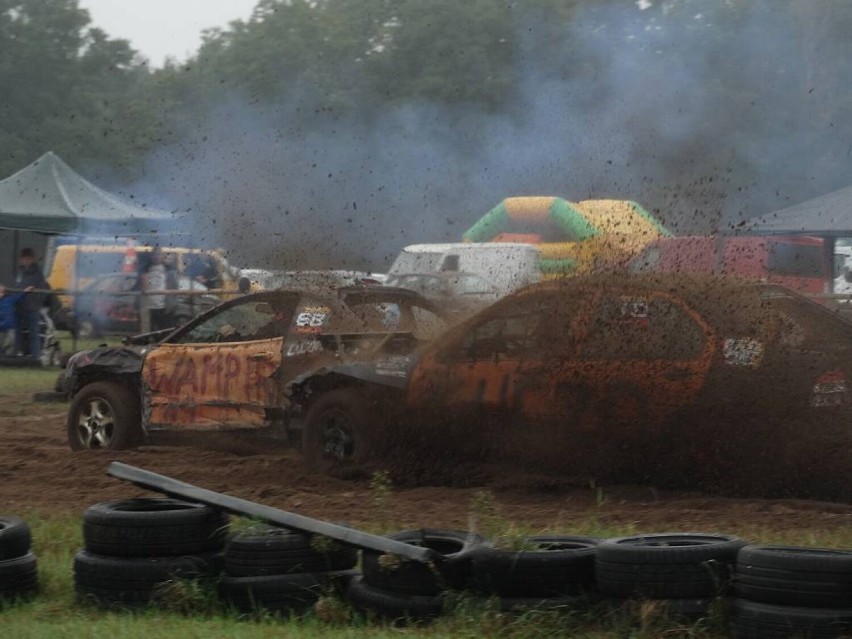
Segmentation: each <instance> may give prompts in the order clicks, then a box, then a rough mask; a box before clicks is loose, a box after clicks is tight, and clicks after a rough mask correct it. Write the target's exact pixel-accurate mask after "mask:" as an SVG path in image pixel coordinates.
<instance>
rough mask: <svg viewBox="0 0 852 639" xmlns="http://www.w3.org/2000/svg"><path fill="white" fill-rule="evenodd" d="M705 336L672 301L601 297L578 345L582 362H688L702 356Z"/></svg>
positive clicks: (632, 297) (653, 297)
mask: <svg viewBox="0 0 852 639" xmlns="http://www.w3.org/2000/svg"><path fill="white" fill-rule="evenodd" d="M706 339H707V338H706V335H705V334H704V331H703V329H702V328H701V326H699V325H698V323H697V322H696V321H695V320H694V319H693V318H692V317H691V316H690V315H689V313H688V312H687V311H686V309H684V308H683V307H682V306H680V305H679V304H677V303H675V302H674V301H673V300H670V299H668V298H664V297H655V296H642V295H638V296H636V295H603V296H602V297H601V299H600V302H599V304H598V306H597V308H596V309H595V312H594V314H593V316H592V321H591V323H590V326H589V329H588V332H587V333H586V336H585V338H584V339H583V340H582V343H581V345H580V357H581V359H584V360H591V361H595V360H607V361H618V360H620V361H655V360H668V361H689V360H693V359H696V358H697V357H699V356H700V355H701V352H702V351H703V349H704V346H705V342H706Z"/></svg>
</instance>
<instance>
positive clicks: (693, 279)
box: [498, 273, 852, 333]
mask: <svg viewBox="0 0 852 639" xmlns="http://www.w3.org/2000/svg"><path fill="white" fill-rule="evenodd" d="M597 291H612V292H615V293H617V294H625V295H642V294H649V293H664V294H667V295H673V296H675V297H677V298H679V299H681V300H683V301H684V302H685V303H686V304H687V305H688V306H689V307H691V308H693V309H694V310H695V311H697V312H698V313H699V314H700V315H701V316H702V318H703V319H704V320H705V321H707V322H708V323H709V324H710V325H711V326H713V327H714V328H715V329H716V330H718V331H721V332H732V333H737V332H743V330H744V329H745V328H747V327H748V326H749V325H750V324H753V323H755V322H760V321H763V320H765V319H768V318H769V316H770V315H775V314H776V313H777V312H778V311H777V308H776V306H775V305H774V304H773V303H772V300H773V299H778V298H786V299H793V300H796V301H797V302H799V303H801V304H803V305H805V308H807V309H809V311H810V312H812V313H814V314H819V315H822V316H831V317H832V318H834V319H836V321H837V322H839V323H841V324H844V325H849V327H850V328H852V324H850V323H849V322H847V321H846V320H844V319H842V318H839V317H837V316H836V315H834V314H833V313H831V311H829V310H828V309H825V308H823V307H821V306H820V305H819V304H816V303H815V302H813V301H812V300H810V299H808V298H806V297H804V296H802V295H800V294H798V293H796V292H794V291H791V290H790V289H787V288H785V287H783V286H779V285H777V284H762V283H759V282H754V281H749V280H743V279H738V278H732V277H718V276H703V275H702V276H693V275H680V274H670V273H666V274H648V275H644V274H641V275H634V274H629V275H626V274H623V273H622V274H618V275H601V276H589V277H578V278H563V279H553V280H547V281H544V282H540V283H538V284H533V285H531V286H528V287H526V288H523V289H521V290H520V291H517V292H516V293H513V294H512V295H510V296H508V297H506V298H504V300H503V301H502V302H498V304H502V303H508V304H511V303H512V301H513V300H515V301H516V302H517V301H521V302H522V301H523V300H524V299H525V298H526V299H531V300H532V299H541V294H544V295H547V296H548V297H551V299H552V298H553V297H555V298H556V299H559V298H564V299H565V300H566V301H568V300H571V299H572V295H573V296H576V295H577V294H579V293H581V292H586V293H593V292H597Z"/></svg>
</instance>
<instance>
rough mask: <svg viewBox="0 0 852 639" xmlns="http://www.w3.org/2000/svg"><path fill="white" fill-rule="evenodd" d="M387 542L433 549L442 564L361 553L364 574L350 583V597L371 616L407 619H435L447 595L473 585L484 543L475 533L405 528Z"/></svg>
mask: <svg viewBox="0 0 852 639" xmlns="http://www.w3.org/2000/svg"><path fill="white" fill-rule="evenodd" d="M388 538H389V539H393V540H394V541H400V542H403V543H406V544H412V545H415V546H421V547H423V548H430V549H432V550H435V551H437V552H439V553H441V554H442V555H443V556H444V561H442V562H440V564H434V565H433V564H425V563H421V562H417V561H408V560H406V559H402V558H400V557H397V556H395V555H388V554H385V553H380V552H377V551H373V550H363V551H362V552H361V570H362V573H363V574H362V575H361V576H358V577H355V578H354V579H352V580H351V582H350V584H349V587H348V588H347V590H346V599H347V600H348V601H349V603H350V604H352V606H353V607H354V608H355V609H357V610H359V611H360V612H362V613H365V614H367V615H369V616H377V617H381V618H384V619H389V620H408V621H423V620H427V619H431V618H434V617H437V616H438V615H440V614H441V612H442V611H443V610H444V603H445V598H446V595H447V593H448V592H450V591H452V590H464V589H466V588H468V587H469V586H470V583H471V563H472V555H473V552H472V551H473V550H474V549H475V548H477V547H480V546H481V545H482V544H484V543H485V539H484V537H482V536H481V535H477V534H475V533H469V532H464V531H458V530H443V529H434V528H426V529H422V530H405V531H402V532H398V533H394V534H392V535H388Z"/></svg>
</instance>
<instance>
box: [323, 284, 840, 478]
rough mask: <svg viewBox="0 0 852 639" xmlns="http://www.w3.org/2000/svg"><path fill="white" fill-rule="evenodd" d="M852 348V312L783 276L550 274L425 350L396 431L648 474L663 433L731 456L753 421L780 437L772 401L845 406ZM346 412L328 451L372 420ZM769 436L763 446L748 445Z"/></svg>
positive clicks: (809, 410) (335, 453) (832, 411)
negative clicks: (768, 280) (630, 467)
mask: <svg viewBox="0 0 852 639" xmlns="http://www.w3.org/2000/svg"><path fill="white" fill-rule="evenodd" d="M850 355H852V324H850V323H848V322H846V321H845V320H842V319H840V318H838V317H836V316H835V315H833V314H832V313H831V312H830V311H828V310H827V309H825V308H823V307H821V306H819V305H817V304H815V303H813V302H811V301H810V300H808V299H806V298H804V297H802V296H800V295H797V294H796V293H793V292H791V291H789V290H787V289H784V288H782V287H778V286H771V285H759V284H750V283H741V282H734V281H723V280H718V279H697V280H696V279H685V278H682V277H666V276H660V277H647V278H646V277H641V276H636V277H629V278H595V279H572V280H562V281H558V280H555V281H550V282H545V283H541V284H537V285H533V286H531V287H528V288H526V289H524V290H522V291H519V292H518V293H515V294H513V295H511V296H508V297H506V298H504V299H502V300H500V301H498V302H497V303H496V304H494V305H492V306H491V307H489V308H487V309H485V310H483V311H482V312H480V313H479V314H477V315H475V316H473V317H472V318H470V319H469V320H468V321H466V322H464V323H462V324H460V325H458V326H457V327H455V328H453V329H450V330H449V331H448V332H447V333H445V334H444V335H443V336H441V337H440V338H439V339H437V340H435V341H434V342H432V343H431V344H430V345H428V346H426V347H424V348H423V349H421V350H420V351H418V352H417V353H416V354H415V356H414V357H412V361H411V365H410V367H409V369H408V373H407V375H406V379H405V380H404V381H405V394H404V399H403V400H402V401H403V406H402V408H403V410H402V418H401V419H400V421H399V422H398V428H397V430H399V429H404V428H409V432H408V434H407V435H406V436H405V437H404V438H403V439H401V440H400V443H401V444H406V443H407V444H408V445H412V446H415V447H416V446H418V445H419V444H418V443H417V442H418V441H419V442H422V443H423V444H424V445H425V444H429V445H432V444H435V445H437V447H438V448H439V449H440V451H441V453H440V456H439V457H438V459H440V458H441V457H445V456H446V455H449V454H455V453H457V452H458V451H459V450H460V449H461V448H464V447H467V448H469V449H470V450H471V452H472V454H474V455H482V454H484V453H485V452H486V449H488V448H489V447H494V448H498V447H500V446H505V447H508V448H510V450H509V454H517V455H518V456H520V457H527V458H529V459H531V460H546V459H547V458H550V459H551V460H552V461H555V462H562V461H564V462H565V463H569V460H573V461H571V462H570V463H575V464H576V468H580V467H581V466H586V467H587V466H593V465H595V464H597V465H599V466H600V465H611V466H612V467H616V466H617V465H618V464H620V463H622V461H624V460H623V459H622V458H627V457H630V463H637V464H639V465H642V466H643V469H648V472H651V470H650V469H652V468H653V464H651V463H650V457H649V456H650V455H652V454H653V455H658V456H660V459H662V450H663V448H664V447H665V446H668V445H673V448H672V455H674V456H678V455H679V456H680V457H679V458H680V459H681V460H682V461H684V462H685V463H687V464H688V463H692V461H690V458H689V456H688V455H686V452H687V449H688V454H689V455H694V456H695V459H696V460H699V459H701V458H702V456H708V455H711V454H715V453H717V452H718V453H719V454H720V455H722V456H723V455H724V454H725V451H724V450H723V449H724V448H725V447H726V446H729V447H730V446H734V444H733V443H732V442H734V441H735V440H736V437H737V436H738V433H739V432H740V431H744V430H745V429H746V425H747V424H753V423H758V424H759V426H758V427H757V428H758V429H763V430H762V431H761V432H762V436H765V437H767V438H770V439H771V438H773V437H774V438H776V439H783V438H784V437H785V435H784V434H783V433H782V429H779V428H776V425H775V424H776V423H773V422H772V421H771V419H770V417H771V416H773V415H774V416H781V417H783V419H784V420H785V421H784V423H785V424H787V425H795V424H796V421H795V420H796V418H797V417H798V416H803V415H813V414H817V415H820V416H822V417H824V418H825V422H826V423H833V422H832V418H833V416H834V415H837V414H845V413H848V405H849V400H850V397H849V393H848V385H847V380H848V379H849V375H850V372H852V371H850V367H851V366H852V358H850ZM378 381H379V383H386V382H387V381H388V380H386V379H381V380H378ZM398 381H399V380H397V379H393V384H394V387H398V386H399V384H398ZM343 413H344V411H343V410H342V409H341V411H340V413H339V414H338V416H337V424H336V427H335V428H334V429H326V430H325V432H326V434H327V435H328V440H327V441H326V442H325V445H324V447H323V451H324V455H325V456H326V457H329V458H331V459H334V458H337V459H338V460H340V459H342V458H345V455H343V454H342V453H347V451H350V454H351V456H353V457H355V458H357V455H356V454H355V453H354V452H351V451H357V450H358V442H355V443H354V444H350V446H349V448H347V449H341V448H340V447H339V446H337V445H336V444H335V437H334V436H333V435H334V434H335V433H339V432H340V431H345V430H346V429H349V432H350V433H359V432H362V431H363V426H362V421H363V417H362V416H361V415H359V414H358V413H357V412H354V411H353V412H350V413H349V414H348V415H346V414H343ZM415 423H416V424H417V426H416V427H412V426H411V425H412V424H415ZM347 424H351V425H352V426H351V427H350V426H348V425H347ZM790 427H792V426H790ZM418 428H419V429H420V430H421V431H422V430H424V429H425V430H429V432H428V433H425V434H424V433H422V432H418V431H417V429H418ZM785 428H788V426H785ZM797 428H798V426H797ZM412 429H414V432H411V430H412ZM726 429H727V431H726ZM477 431H478V432H477ZM483 431H484V432H483ZM318 432H320V433H321V432H323V431H318ZM391 432H393V431H391ZM755 441H757V442H759V441H760V437H758V435H757V433H756V431H755ZM368 443H369V442H368ZM678 446H681V449H680V452H678V451H677V450H675V449H676V448H677V447H678ZM321 447H322V446H321ZM767 450H768V447H767V446H763V445H762V444H760V445H758V447H757V451H756V452H755V453H754V455H756V456H759V455H761V454H763V453H764V452H766V451H767ZM641 451H644V452H645V453H647V454H648V455H649V456H645V455H644V454H643V453H642V452H641ZM681 452H683V453H684V454H683V455H681ZM766 454H768V453H766ZM755 459H756V457H755ZM693 461H695V460H693ZM646 462H647V463H646ZM625 463H626V462H625ZM661 463H662V462H661ZM551 466H552V465H551ZM590 472H592V471H590ZM643 472H644V470H643ZM589 476H594V475H589Z"/></svg>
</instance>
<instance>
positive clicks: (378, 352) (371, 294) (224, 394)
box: [62, 287, 446, 450]
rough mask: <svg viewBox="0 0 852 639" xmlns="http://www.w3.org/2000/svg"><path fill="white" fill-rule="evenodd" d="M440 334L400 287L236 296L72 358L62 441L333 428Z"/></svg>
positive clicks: (420, 302) (396, 381) (85, 444)
mask: <svg viewBox="0 0 852 639" xmlns="http://www.w3.org/2000/svg"><path fill="white" fill-rule="evenodd" d="M445 328H446V323H445V320H444V319H443V314H442V313H441V311H440V310H439V309H438V308H437V307H435V306H434V305H433V304H432V303H431V302H429V301H427V300H425V299H424V298H422V297H421V296H419V295H417V294H416V293H413V292H411V291H407V290H403V289H389V288H383V287H348V288H342V289H339V290H338V291H337V292H336V293H334V294H332V295H326V296H318V295H312V294H308V293H305V292H299V291H269V292H261V293H254V294H249V295H245V296H243V297H241V298H238V299H235V300H232V301H229V302H225V303H224V304H221V305H220V306H218V307H216V308H214V309H212V310H211V311H209V312H207V313H205V314H203V315H201V316H199V317H197V318H195V319H194V320H192V321H190V322H189V323H187V324H185V325H184V326H182V327H180V328H178V329H177V330H174V331H163V332H160V333H152V334H148V335H146V336H141V337H139V338H131V339H129V340H127V341H126V343H125V345H124V346H121V347H112V348H108V347H102V348H96V349H93V350H89V351H83V352H81V353H78V354H76V355H74V356H73V357H72V358H71V359H70V360H69V362H68V366H67V368H66V371H65V375H64V379H63V382H62V383H63V389H64V391H65V392H67V393H68V394H70V395H71V397H72V401H71V405H70V408H69V412H68V421H67V429H68V442H69V445H70V446H71V448H72V449H74V450H81V449H96V448H105V449H121V448H127V447H132V446H135V445H138V444H140V443H142V442H145V441H149V440H151V439H152V438H155V436H156V435H157V433H159V432H163V431H177V432H185V431H191V430H201V431H204V430H235V429H245V428H248V429H261V428H263V429H269V431H270V432H271V434H274V435H276V436H282V437H292V436H293V435H298V431H299V430H300V429H301V427H302V425H303V423H305V418H306V417H307V418H308V419H309V420H313V421H314V422H315V421H316V420H317V419H323V420H326V421H328V420H329V419H330V420H331V421H332V422H333V421H334V419H335V417H334V415H335V414H337V413H339V412H340V410H338V409H337V408H336V407H337V406H338V404H340V403H341V402H342V403H345V404H346V410H347V411H353V410H354V411H359V410H367V407H368V405H369V406H372V404H373V403H374V401H378V400H377V399H376V398H374V397H373V396H372V394H371V393H370V389H375V388H382V389H384V388H386V387H394V386H401V385H402V384H403V383H404V378H405V371H406V367H407V365H408V357H409V355H410V353H411V352H412V351H414V350H415V349H416V348H418V347H419V346H420V345H422V344H423V343H425V342H427V341H429V340H431V339H433V338H434V337H436V336H437V335H438V334H440V333H441V332H442V331H443V330H444V329H445ZM332 390H333V391H334V393H333V394H331V396H330V397H329V391H332ZM320 396H322V402H321V403H320V406H319V408H317V406H316V402H315V401H314V399H316V398H318V397H320ZM293 398H296V399H297V400H298V401H297V402H296V403H295V404H294V402H293ZM294 406H295V407H296V410H295V411H294V410H293V407H294ZM312 411H313V412H312ZM329 415H330V417H329ZM341 445H344V446H345V444H341Z"/></svg>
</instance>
